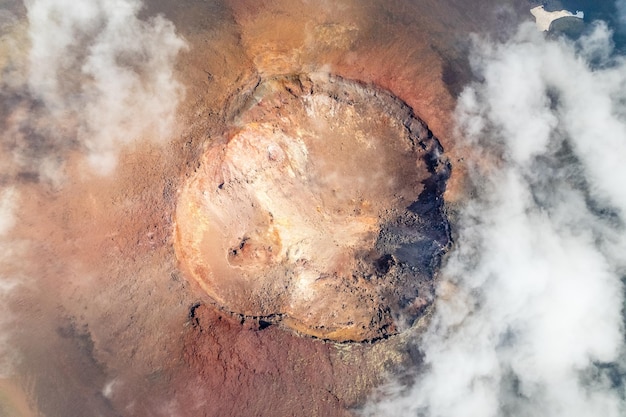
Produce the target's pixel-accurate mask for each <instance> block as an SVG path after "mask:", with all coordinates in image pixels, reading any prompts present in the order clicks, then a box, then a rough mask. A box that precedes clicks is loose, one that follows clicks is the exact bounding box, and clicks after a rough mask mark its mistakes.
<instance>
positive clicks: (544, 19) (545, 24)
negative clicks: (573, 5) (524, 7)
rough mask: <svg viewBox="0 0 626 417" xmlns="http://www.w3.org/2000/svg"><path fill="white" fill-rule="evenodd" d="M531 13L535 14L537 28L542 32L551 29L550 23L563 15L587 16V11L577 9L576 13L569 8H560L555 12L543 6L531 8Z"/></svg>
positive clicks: (581, 17) (580, 17)
mask: <svg viewBox="0 0 626 417" xmlns="http://www.w3.org/2000/svg"><path fill="white" fill-rule="evenodd" d="M530 13H532V15H533V16H535V21H536V23H537V28H538V29H539V30H540V31H542V32H547V31H548V30H549V29H550V24H551V23H552V22H554V21H555V20H556V19H560V18H562V17H568V16H569V17H577V18H579V19H583V18H584V17H585V13H583V12H581V11H578V10H577V11H576V13H575V14H574V13H572V12H569V11H567V10H558V11H554V12H548V11H546V10H545V9H544V8H543V6H537V7H533V8H532V9H530Z"/></svg>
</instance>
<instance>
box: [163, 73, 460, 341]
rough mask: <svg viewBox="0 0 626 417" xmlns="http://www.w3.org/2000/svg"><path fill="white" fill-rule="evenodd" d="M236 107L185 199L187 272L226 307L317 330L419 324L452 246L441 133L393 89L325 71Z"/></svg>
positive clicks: (339, 332)
mask: <svg viewBox="0 0 626 417" xmlns="http://www.w3.org/2000/svg"><path fill="white" fill-rule="evenodd" d="M235 102H236V103H237V104H233V110H232V120H231V121H230V126H229V128H228V129H227V130H226V131H225V132H224V134H223V136H222V137H218V138H210V140H208V141H207V146H206V149H205V151H204V154H203V156H202V157H201V160H200V161H199V162H198V164H197V167H196V169H195V171H194V172H192V173H190V174H189V176H188V178H187V180H186V182H185V184H184V185H183V187H182V189H181V191H180V194H179V197H178V204H177V209H176V227H175V239H174V240H175V248H176V254H177V257H178V259H179V262H180V263H181V265H182V267H183V269H184V270H185V271H186V273H187V274H188V275H189V276H190V277H191V278H192V279H193V280H195V281H196V282H197V283H198V284H199V285H200V287H201V288H202V289H203V290H204V291H206V293H207V294H208V295H209V296H210V297H211V298H212V299H213V300H215V302H216V303H217V304H218V305H219V306H220V307H222V308H223V309H225V310H227V311H229V312H232V313H236V314H239V315H243V316H246V317H255V318H264V319H265V320H267V321H268V322H270V323H280V324H281V325H283V326H287V327H288V328H291V329H293V330H295V331H297V332H300V333H303V334H307V335H311V336H315V337H319V338H324V339H331V340H336V341H365V340H377V339H381V338H384V337H386V336H388V335H392V334H395V333H398V332H400V331H402V330H403V329H406V328H408V327H410V326H412V325H413V324H414V322H415V320H416V319H418V318H419V317H421V316H422V315H423V314H424V313H425V312H426V311H427V310H428V307H429V306H430V305H431V303H432V301H433V297H434V285H433V284H434V277H435V274H436V270H437V267H438V264H439V259H440V257H441V255H442V254H443V252H444V251H445V250H446V248H447V246H448V244H449V232H448V224H447V220H446V217H445V214H444V212H443V209H442V202H443V199H442V193H443V191H444V190H445V182H446V180H447V178H448V176H449V167H448V164H447V163H446V161H445V160H444V159H443V158H442V157H441V147H440V145H439V142H438V141H437V139H436V138H434V137H433V136H432V134H431V133H430V131H429V130H428V129H427V127H426V126H425V125H424V123H422V122H421V121H420V120H419V119H417V118H416V117H415V115H414V114H413V112H412V111H411V109H410V108H409V107H408V106H407V105H405V104H404V103H403V102H401V101H400V100H398V99H397V98H395V97H393V96H392V95H391V94H389V93H387V92H385V91H383V90H381V89H378V88H376V87H374V86H370V85H365V84H362V83H358V82H354V81H350V80H346V79H343V78H340V77H336V76H332V75H328V74H317V73H315V74H307V75H286V76H277V77H272V78H268V79H264V80H262V81H259V82H258V83H256V84H255V85H253V86H250V88H249V89H248V90H247V92H244V93H243V95H240V96H238V98H237V99H236V100H235Z"/></svg>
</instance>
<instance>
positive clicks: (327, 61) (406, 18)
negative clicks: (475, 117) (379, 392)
mask: <svg viewBox="0 0 626 417" xmlns="http://www.w3.org/2000/svg"><path fill="white" fill-rule="evenodd" d="M148 3H149V4H148V8H147V10H146V13H147V14H154V12H163V13H165V15H166V17H168V18H169V19H171V20H172V21H173V22H174V23H175V25H176V27H177V29H178V31H179V32H180V33H181V34H182V35H183V36H185V38H186V39H187V41H188V43H189V46H190V48H189V50H188V51H187V52H185V53H183V54H182V55H181V56H180V59H179V62H178V64H177V68H176V71H177V76H178V77H179V79H181V81H182V82H183V83H184V84H185V86H186V87H187V96H186V99H185V101H184V103H183V104H182V105H181V107H180V110H179V116H178V126H177V129H178V130H177V132H176V134H175V135H173V137H172V138H171V141H169V142H167V143H165V144H154V143H153V142H151V141H149V140H145V141H139V142H137V143H136V144H135V145H129V146H127V147H125V148H124V149H122V150H121V153H120V163H119V167H118V169H117V170H116V172H115V173H114V174H112V175H110V176H108V177H104V178H103V177H98V176H96V175H92V174H90V172H89V170H88V169H87V166H86V164H85V160H84V155H82V154H81V153H80V152H79V150H77V149H74V148H71V147H69V148H67V149H65V148H64V149H63V150H62V151H59V155H60V157H62V158H63V160H64V161H65V168H64V172H63V174H64V175H65V178H66V180H65V181H64V182H63V184H62V185H61V186H60V187H56V188H55V187H50V186H49V184H46V183H45V182H39V181H38V180H37V179H36V178H32V177H29V176H21V177H20V176H19V175H17V174H16V175H14V177H15V179H14V183H15V185H16V187H18V188H19V191H20V196H21V197H20V201H19V211H18V213H17V216H16V217H17V219H16V220H17V224H16V227H15V228H14V229H13V230H12V232H11V241H10V244H4V245H3V249H4V254H5V258H7V259H8V261H6V262H5V263H4V267H3V268H4V270H3V271H2V272H3V273H4V274H5V275H7V276H13V277H17V278H19V279H20V280H21V282H22V283H23V285H21V287H20V288H19V289H18V290H16V293H15V296H13V297H12V298H11V300H10V301H9V302H7V303H6V307H5V308H6V309H7V316H11V317H12V319H11V320H12V321H11V322H10V325H11V329H12V332H11V343H12V346H13V347H14V349H15V351H16V352H18V353H19V356H20V358H21V359H20V361H19V362H16V380H18V381H19V384H20V385H21V387H22V388H23V391H24V392H25V393H27V395H28V397H29V400H30V404H29V407H31V408H32V409H36V410H38V411H39V415H46V416H64V417H72V416H89V415H101V416H220V417H224V416H267V417H270V416H271V417H280V416H316V415H317V416H341V417H346V416H350V415H354V412H353V408H354V407H358V406H359V405H360V404H362V403H363V401H364V400H365V399H366V397H367V395H368V394H369V393H370V391H371V389H372V388H373V387H375V386H377V385H378V384H380V383H381V382H383V381H384V380H385V378H386V377H387V375H388V374H389V373H395V374H397V373H399V372H402V370H404V369H416V366H417V365H418V364H419V362H420V358H419V355H417V354H416V353H415V351H416V348H415V346H414V343H413V342H412V340H413V336H415V333H416V332H415V331H411V330H408V331H407V332H405V333H403V334H401V335H399V336H395V337H392V338H390V339H388V340H383V341H380V342H378V343H375V344H334V343H329V342H324V341H321V340H318V339H314V338H311V337H302V336H299V335H297V334H295V333H294V332H292V331H291V330H288V329H285V328H283V327H281V325H280V324H278V325H272V326H269V327H265V324H264V323H261V322H254V321H250V320H247V321H244V322H243V323H241V321H240V320H239V318H237V317H234V316H231V315H228V314H225V313H221V312H219V311H218V310H217V309H216V308H214V307H213V302H214V300H212V299H211V298H210V297H208V296H207V295H206V293H205V292H204V291H202V290H201V289H200V288H199V287H198V286H197V285H195V283H194V282H193V280H188V279H187V278H186V276H185V275H184V273H183V272H181V266H180V265H179V264H178V261H177V259H176V257H175V252H174V249H173V239H172V235H173V220H174V212H175V209H176V203H177V199H178V190H179V189H180V188H181V186H182V184H183V183H184V182H185V179H186V178H187V177H188V176H189V175H191V173H192V172H193V171H194V169H195V168H196V167H197V166H198V162H199V161H200V160H201V156H202V154H203V153H204V151H205V150H206V147H207V146H208V145H209V144H211V143H212V141H214V140H215V139H216V138H219V137H222V136H221V135H222V134H223V133H224V132H225V131H226V130H227V129H226V128H227V125H228V123H227V115H228V111H227V110H225V109H227V108H229V106H231V105H232V98H233V97H237V96H238V92H240V91H242V89H244V88H245V86H246V85H248V83H249V82H250V81H251V80H254V79H257V78H258V77H259V76H262V77H267V76H271V75H278V74H286V73H300V72H314V71H327V72H331V73H334V74H337V75H340V76H343V77H345V78H347V79H354V80H361V81H364V82H371V83H375V84H376V85H378V86H379V87H381V88H384V89H387V90H389V91H391V92H392V93H393V94H394V95H395V96H397V97H399V98H400V99H402V100H403V101H405V102H406V103H408V104H409V105H410V106H411V107H412V108H413V109H414V110H415V113H416V114H417V115H418V116H419V117H420V118H421V119H423V120H424V121H425V122H426V123H428V125H429V127H430V128H431V129H432V130H433V132H434V134H435V135H436V136H437V137H438V138H439V139H440V140H441V142H442V144H443V146H444V149H445V152H446V154H447V155H448V157H449V158H450V160H451V161H452V163H453V167H452V169H453V170H452V178H451V180H450V183H449V187H448V191H447V194H446V198H447V200H448V201H454V199H455V198H458V196H459V195H461V194H460V193H459V190H462V185H463V182H462V179H463V176H462V173H463V169H462V165H461V162H460V161H459V159H460V157H461V156H462V154H460V153H459V152H460V150H458V149H455V147H454V140H453V136H452V134H451V133H452V132H451V131H452V127H451V126H452V125H451V123H450V116H451V114H450V112H451V110H452V109H453V107H454V102H455V96H454V94H455V93H456V92H458V90H459V89H460V87H461V86H462V85H463V83H464V82H465V81H467V80H468V79H469V77H468V68H467V62H466V60H465V58H464V53H465V48H466V46H467V38H468V33H469V32H472V31H477V30H481V28H482V27H483V26H486V27H487V28H489V30H493V31H494V32H496V33H497V32H498V31H499V30H500V29H502V30H504V28H506V27H510V26H512V21H513V20H514V19H513V18H509V16H512V13H511V14H509V13H508V10H511V11H513V10H514V9H513V6H510V5H509V4H515V8H517V9H520V8H523V7H525V5H526V2H525V1H521V0H519V1H512V0H511V1H510V2H503V1H496V0H481V1H472V2H460V1H452V0H446V1H435V0H425V1H419V2H417V1H409V0H393V1H386V0H384V1H383V0H366V1H360V0H359V1H357V0H347V1H341V2H335V1H305V0H302V1H292V0H273V1H270V0H264V1H259V0H254V1H252V0H250V1H248V0H246V1H244V0H230V1H222V2H220V1H215V2H204V1H199V0H198V1H196V0H186V1H182V2H163V1H154V2H152V1H151V2H148ZM500 24H502V25H500ZM494 28H496V29H494ZM7 105H8V104H7ZM5 122H6V121H5ZM8 172H9V174H7V175H9V176H10V175H13V172H12V171H8ZM12 178H13V177H10V178H8V177H7V178H5V177H3V178H2V181H4V182H3V184H5V183H6V182H8V181H10V180H11V181H13V179H12ZM191 310H193V315H192V316H190V311H191ZM419 327H420V324H419V323H418V324H416V327H415V328H414V329H417V328H419ZM261 328H263V329H261ZM0 391H1V392H8V391H9V390H4V389H3V388H2V386H0ZM24 408H26V407H24Z"/></svg>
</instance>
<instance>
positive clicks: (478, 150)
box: [365, 23, 626, 417]
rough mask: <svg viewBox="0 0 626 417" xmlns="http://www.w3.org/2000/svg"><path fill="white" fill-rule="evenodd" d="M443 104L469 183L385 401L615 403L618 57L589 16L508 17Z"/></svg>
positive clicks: (498, 405)
mask: <svg viewBox="0 0 626 417" xmlns="http://www.w3.org/2000/svg"><path fill="white" fill-rule="evenodd" d="M472 65H473V68H474V71H475V73H476V76H477V79H479V80H480V82H477V83H475V84H473V85H471V86H469V87H468V88H466V89H465V91H464V92H463V93H462V95H461V97H460V98H459V104H458V108H457V113H456V120H457V124H458V126H459V137H460V138H461V139H460V140H463V141H466V144H467V145H468V149H470V151H468V154H467V155H465V161H466V163H467V165H468V171H469V180H470V182H471V187H472V193H471V195H472V197H471V198H469V200H468V201H467V202H466V203H465V204H464V205H463V207H462V208H461V209H460V211H459V213H458V216H459V220H458V222H457V235H456V245H455V248H454V249H453V250H452V251H451V253H450V256H449V258H448V259H447V261H446V263H445V265H444V266H443V269H442V271H441V275H442V279H443V283H442V285H441V287H440V297H439V301H438V302H437V313H436V316H435V318H434V319H433V322H432V323H431V326H430V329H429V330H428V332H427V334H426V335H425V336H424V337H423V338H422V339H421V340H420V341H419V343H420V346H421V348H422V350H423V353H424V356H425V364H426V366H425V369H424V370H423V372H421V373H420V374H419V375H418V376H417V379H416V382H415V385H414V386H413V387H412V388H407V387H403V386H400V385H396V386H392V388H391V389H389V387H387V388H388V390H387V391H388V392H387V395H386V396H383V399H382V400H381V401H380V402H378V403H377V404H375V405H372V406H370V407H369V408H368V409H367V410H365V414H366V415H389V416H402V415H406V416H432V417H435V416H437V417H444V416H445V417H448V416H464V417H471V416H480V417H489V416H516V417H519V416H538V415H541V416H550V417H552V416H568V417H577V416H581V417H582V416H590V415H602V416H616V417H617V416H621V415H624V413H625V412H626V403H625V400H624V398H625V391H624V386H623V383H622V377H623V375H624V369H623V367H622V365H621V364H620V363H621V361H622V359H623V353H624V326H623V317H622V308H623V306H624V304H623V303H624V297H623V294H624V290H623V284H622V279H623V277H624V275H625V274H624V272H625V270H626V269H625V267H626V257H624V255H623V254H624V253H626V251H625V250H624V249H626V245H625V233H624V232H625V226H626V188H625V187H624V185H623V181H624V179H626V165H625V164H624V162H623V161H624V160H626V88H624V87H625V83H626V61H625V60H624V58H623V57H619V56H614V54H613V50H612V44H611V33H610V31H609V30H608V28H607V27H606V25H604V24H601V23H600V24H596V26H595V28H594V29H593V31H592V32H591V33H589V34H588V35H587V36H585V37H583V38H582V39H580V40H579V41H578V42H576V43H573V42H569V41H566V40H563V39H561V40H547V39H546V38H545V37H544V36H543V35H542V34H541V33H539V32H537V31H536V29H535V28H534V26H533V25H530V24H524V25H522V26H521V27H520V28H519V30H518V32H517V34H516V35H515V36H514V37H513V38H512V39H510V40H509V41H508V42H506V43H493V42H490V41H488V40H484V39H477V40H476V41H475V49H474V52H473V56H472Z"/></svg>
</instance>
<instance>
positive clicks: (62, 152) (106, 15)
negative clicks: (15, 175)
mask: <svg viewBox="0 0 626 417" xmlns="http://www.w3.org/2000/svg"><path fill="white" fill-rule="evenodd" d="M25 5H26V9H27V20H28V22H27V23H28V25H27V29H26V33H27V36H26V37H25V38H26V41H21V44H20V47H21V48H27V50H28V53H27V56H26V57H25V59H23V60H22V62H19V63H17V62H9V64H8V65H7V68H10V67H15V66H16V65H17V64H19V65H20V66H21V67H20V71H13V72H12V73H11V76H10V77H7V76H5V77H4V78H3V80H2V81H3V84H4V86H5V87H7V88H5V89H4V90H5V91H4V92H3V96H4V97H3V101H5V103H6V104H9V103H10V108H9V109H8V110H7V112H8V114H7V115H6V117H5V120H4V121H3V122H4V124H5V134H4V135H3V136H4V141H5V142H6V143H10V144H12V150H13V153H14V154H15V157H16V160H17V163H18V164H19V165H20V166H22V167H28V166H29V165H33V164H35V165H39V166H40V169H39V170H38V172H37V174H38V175H40V176H43V177H46V176H48V177H54V174H55V170H57V171H58V170H59V168H60V167H61V165H62V163H63V161H64V157H65V156H66V153H67V152H68V151H70V150H75V151H78V152H80V153H84V154H85V155H86V157H87V158H88V161H89V163H90V166H91V167H92V168H93V169H94V170H95V171H96V172H98V173H100V174H107V173H110V172H111V171H112V170H113V169H114V168H115V165H116V162H117V154H118V152H119V150H120V149H121V148H122V147H123V146H124V145H127V144H130V143H133V142H134V141H137V140H138V139H150V140H161V139H164V138H167V137H168V135H169V134H170V132H171V128H172V126H173V123H174V121H175V117H176V108H177V105H178V103H179V101H180V100H181V98H182V96H183V88H182V85H181V84H180V82H178V81H177V80H176V78H175V76H174V64H175V60H176V57H177V55H178V53H179V52H180V51H181V50H182V49H184V48H185V47H186V43H185V41H184V40H183V39H182V38H181V37H179V36H178V35H177V34H176V31H175V28H174V25H173V24H172V23H171V22H170V21H168V20H167V19H165V18H164V17H162V16H155V17H150V18H149V19H147V20H142V19H140V18H139V17H138V14H139V12H140V10H141V7H142V4H141V2H140V1H139V0H114V1H104V0H88V1H81V2H78V3H77V2H71V1H68V0H46V1H43V0H27V1H26V2H25ZM12 40H13V41H15V36H13V39H12ZM7 68H5V73H6V72H7V71H6V70H7ZM24 74H25V75H26V76H24ZM53 179H54V178H53Z"/></svg>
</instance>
